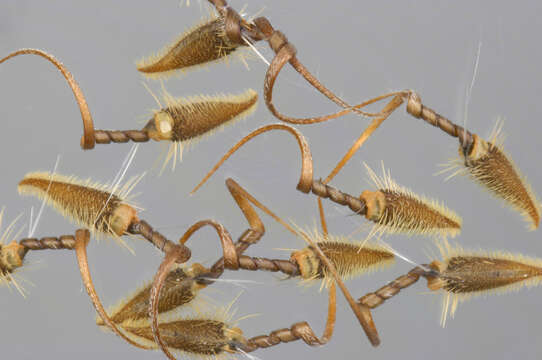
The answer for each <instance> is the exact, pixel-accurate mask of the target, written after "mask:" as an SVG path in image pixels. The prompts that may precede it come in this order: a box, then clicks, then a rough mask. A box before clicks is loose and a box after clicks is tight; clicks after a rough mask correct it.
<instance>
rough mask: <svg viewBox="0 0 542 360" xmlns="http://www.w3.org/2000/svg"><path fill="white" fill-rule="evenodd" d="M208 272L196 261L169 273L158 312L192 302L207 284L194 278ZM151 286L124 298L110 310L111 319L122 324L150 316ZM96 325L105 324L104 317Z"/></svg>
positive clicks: (97, 320) (98, 319)
mask: <svg viewBox="0 0 542 360" xmlns="http://www.w3.org/2000/svg"><path fill="white" fill-rule="evenodd" d="M208 272H209V270H208V269H206V268H204V267H203V266H202V265H200V264H197V263H196V264H193V265H192V266H191V267H190V268H188V269H181V268H178V269H175V270H174V271H172V272H171V273H169V275H168V276H167V278H166V281H165V282H164V287H163V288H162V291H161V292H160V300H159V302H158V314H165V313H167V312H169V311H171V310H174V309H177V308H179V307H181V306H183V305H187V304H190V303H191V302H192V301H193V300H194V298H195V297H196V295H197V294H198V292H199V290H201V289H202V288H204V287H205V286H206V285H202V284H199V283H197V282H196V281H194V278H195V277H196V276H198V275H199V274H203V273H208ZM151 287H152V285H151V284H149V285H147V286H145V287H143V288H142V289H140V290H138V291H137V292H136V293H135V294H134V295H132V296H130V297H128V298H127V299H126V300H122V301H121V302H120V303H119V304H118V305H117V306H115V308H114V309H113V310H112V311H110V312H109V314H110V318H111V320H112V321H113V322H114V323H116V324H121V323H123V322H125V321H128V320H132V321H135V320H141V319H147V318H148V317H149V303H150V293H151ZM96 325H98V326H103V325H104V322H103V320H102V318H100V317H98V318H97V319H96Z"/></svg>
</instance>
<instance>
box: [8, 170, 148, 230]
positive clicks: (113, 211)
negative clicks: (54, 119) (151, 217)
mask: <svg viewBox="0 0 542 360" xmlns="http://www.w3.org/2000/svg"><path fill="white" fill-rule="evenodd" d="M140 179H141V177H134V178H132V179H131V180H129V181H128V182H127V183H126V184H125V185H124V186H122V187H121V188H119V189H118V190H115V192H114V193H112V192H111V191H112V190H113V189H112V188H111V186H109V185H102V184H98V183H95V182H91V181H90V180H80V179H77V178H76V177H74V176H63V175H58V174H50V173H46V172H34V173H29V174H26V175H25V177H24V178H23V180H21V182H19V186H18V190H19V194H21V195H34V196H37V197H38V198H39V199H42V200H44V201H45V202H46V203H47V204H48V205H51V206H52V207H53V208H55V209H56V210H57V211H58V212H59V213H61V214H62V215H63V216H64V217H67V218H69V219H71V220H72V221H74V222H75V223H76V224H78V225H79V226H82V227H85V228H87V229H89V230H90V231H92V232H93V233H94V234H95V235H109V236H113V237H119V236H121V235H123V234H124V233H125V231H126V230H127V228H128V226H129V225H130V224H131V223H132V221H133V220H134V219H137V216H136V213H137V211H136V210H135V209H134V208H133V207H132V206H131V205H129V204H128V203H127V197H128V194H129V192H130V191H131V190H132V189H133V187H134V186H135V185H136V184H137V182H138V181H139V180H140Z"/></svg>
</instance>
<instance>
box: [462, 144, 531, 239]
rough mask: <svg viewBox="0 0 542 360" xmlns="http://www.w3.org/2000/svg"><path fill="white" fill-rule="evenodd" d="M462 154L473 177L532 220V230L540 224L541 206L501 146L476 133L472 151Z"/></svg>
mask: <svg viewBox="0 0 542 360" xmlns="http://www.w3.org/2000/svg"><path fill="white" fill-rule="evenodd" d="M460 156H462V157H463V160H464V164H465V166H466V168H467V171H468V172H469V174H470V175H471V176H472V178H473V179H474V180H475V181H477V182H478V183H479V184H481V185H482V186H483V187H485V188H487V189H488V190H489V191H490V192H491V193H493V194H494V195H495V196H497V197H498V198H500V199H503V200H505V201H506V202H508V203H509V204H511V205H512V206H513V207H514V208H516V209H517V210H518V211H519V212H521V213H522V214H523V215H524V216H525V217H526V219H528V221H530V222H531V229H536V228H537V227H538V225H539V224H540V207H539V204H538V202H537V200H536V198H535V196H534V194H533V193H532V191H531V189H530V186H529V185H528V184H527V183H526V181H525V179H523V177H522V176H521V175H520V174H519V173H518V170H517V169H516V167H515V166H514V164H513V163H512V162H511V161H510V160H509V159H508V157H507V156H506V155H505V154H504V153H503V151H502V149H500V148H499V146H497V145H494V144H493V143H490V142H486V141H484V140H483V139H481V138H480V137H478V136H477V135H474V145H473V149H472V151H471V153H470V154H469V155H468V156H467V157H464V155H463V152H462V151H461V150H460Z"/></svg>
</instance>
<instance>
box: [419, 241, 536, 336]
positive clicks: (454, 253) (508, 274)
mask: <svg viewBox="0 0 542 360" xmlns="http://www.w3.org/2000/svg"><path fill="white" fill-rule="evenodd" d="M438 245H439V249H440V252H441V255H442V258H443V259H442V261H433V262H432V263H431V265H430V266H431V267H432V268H433V269H434V270H436V271H437V272H438V273H439V275H438V276H437V277H435V278H430V279H429V280H428V287H429V288H430V289H431V290H439V289H442V290H444V291H445V296H444V302H443V312H442V317H441V324H442V325H443V326H444V324H445V321H446V317H447V314H448V312H449V313H450V317H453V316H454V313H455V311H456V309H457V306H458V303H460V302H463V301H466V300H468V299H469V298H471V297H472V296H480V295H484V294H490V293H504V292H507V291H510V290H519V289H521V288H522V287H524V286H535V285H538V284H539V283H540V282H541V280H542V260H541V259H534V258H530V257H526V256H523V255H518V254H510V253H506V252H484V251H466V250H464V249H462V248H461V247H459V246H455V247H453V246H451V245H450V244H449V243H448V242H446V241H444V242H441V243H439V244H438Z"/></svg>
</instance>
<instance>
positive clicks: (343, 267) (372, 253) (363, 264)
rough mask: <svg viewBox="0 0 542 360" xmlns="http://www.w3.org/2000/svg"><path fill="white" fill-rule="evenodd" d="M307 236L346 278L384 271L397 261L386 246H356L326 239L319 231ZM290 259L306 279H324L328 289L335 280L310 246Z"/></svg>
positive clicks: (341, 239) (342, 240) (343, 239)
mask: <svg viewBox="0 0 542 360" xmlns="http://www.w3.org/2000/svg"><path fill="white" fill-rule="evenodd" d="M305 234H306V235H307V236H309V237H310V238H311V239H313V240H314V241H315V243H316V244H317V246H318V247H320V249H321V250H322V252H323V253H324V254H325V255H326V257H327V258H328V259H329V260H330V261H331V263H332V264H333V265H334V266H335V268H336V269H337V273H338V274H339V276H340V277H341V278H343V279H349V278H353V277H356V276H359V275H362V274H365V273H369V272H372V271H377V270H381V269H384V268H386V267H388V266H390V265H391V264H393V262H394V261H395V257H394V255H393V254H392V253H391V252H390V251H388V250H387V249H386V248H385V247H383V246H379V245H376V244H370V243H367V242H359V243H353V242H350V241H348V240H347V239H346V238H344V237H335V236H327V237H325V238H324V237H323V236H322V235H321V234H320V233H318V232H316V231H311V232H310V233H305ZM291 259H292V260H294V261H295V262H296V263H297V264H298V266H299V269H300V273H301V276H302V277H303V279H305V280H314V279H324V282H325V284H324V285H325V286H328V285H329V282H330V281H332V279H333V278H332V277H331V276H330V275H329V273H328V271H327V270H326V268H325V267H324V266H323V265H322V264H321V263H320V260H319V258H318V256H317V255H316V252H315V251H314V250H313V249H312V248H311V247H310V246H309V247H306V248H305V249H302V250H299V251H295V252H293V253H292V255H291Z"/></svg>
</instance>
